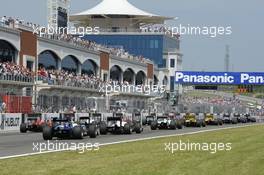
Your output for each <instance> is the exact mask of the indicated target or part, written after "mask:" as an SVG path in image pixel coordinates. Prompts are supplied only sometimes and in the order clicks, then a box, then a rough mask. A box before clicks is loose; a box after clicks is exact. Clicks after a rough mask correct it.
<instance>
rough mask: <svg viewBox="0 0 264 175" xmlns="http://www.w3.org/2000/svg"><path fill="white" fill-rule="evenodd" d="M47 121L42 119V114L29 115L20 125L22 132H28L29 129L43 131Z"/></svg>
mask: <svg viewBox="0 0 264 175" xmlns="http://www.w3.org/2000/svg"><path fill="white" fill-rule="evenodd" d="M46 125H47V123H46V122H45V121H44V120H42V119H41V115H31V116H29V117H27V119H26V122H25V123H22V124H21V125H20V132H21V133H26V132H27V131H32V132H42V130H43V127H44V126H46Z"/></svg>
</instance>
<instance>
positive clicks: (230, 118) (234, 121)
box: [223, 113, 238, 124]
mask: <svg viewBox="0 0 264 175" xmlns="http://www.w3.org/2000/svg"><path fill="white" fill-rule="evenodd" d="M223 121H224V123H229V124H230V123H231V124H237V123H238V119H237V118H236V117H234V115H233V114H229V113H225V114H224V115H223Z"/></svg>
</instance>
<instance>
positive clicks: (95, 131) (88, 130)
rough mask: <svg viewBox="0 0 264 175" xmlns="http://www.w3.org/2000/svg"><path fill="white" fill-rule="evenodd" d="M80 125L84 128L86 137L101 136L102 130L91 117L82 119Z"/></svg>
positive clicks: (79, 120)
mask: <svg viewBox="0 0 264 175" xmlns="http://www.w3.org/2000/svg"><path fill="white" fill-rule="evenodd" d="M78 124H79V125H80V126H81V128H82V132H83V135H84V136H90V138H96V136H97V135H99V134H100V129H99V126H98V124H97V123H95V122H93V121H92V120H91V118H90V117H80V118H79V119H78Z"/></svg>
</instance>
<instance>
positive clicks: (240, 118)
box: [234, 113, 247, 123]
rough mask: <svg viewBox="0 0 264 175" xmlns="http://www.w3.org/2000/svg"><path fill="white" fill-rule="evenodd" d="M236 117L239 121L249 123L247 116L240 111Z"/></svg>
mask: <svg viewBox="0 0 264 175" xmlns="http://www.w3.org/2000/svg"><path fill="white" fill-rule="evenodd" d="M234 117H235V118H237V122H238V123H247V118H246V117H245V116H243V115H241V114H239V113H235V114H234Z"/></svg>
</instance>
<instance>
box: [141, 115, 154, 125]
mask: <svg viewBox="0 0 264 175" xmlns="http://www.w3.org/2000/svg"><path fill="white" fill-rule="evenodd" d="M155 118H156V117H155V115H153V114H150V115H147V116H146V118H145V119H144V120H143V125H149V126H150V125H151V123H152V122H153V121H154V120H155Z"/></svg>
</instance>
